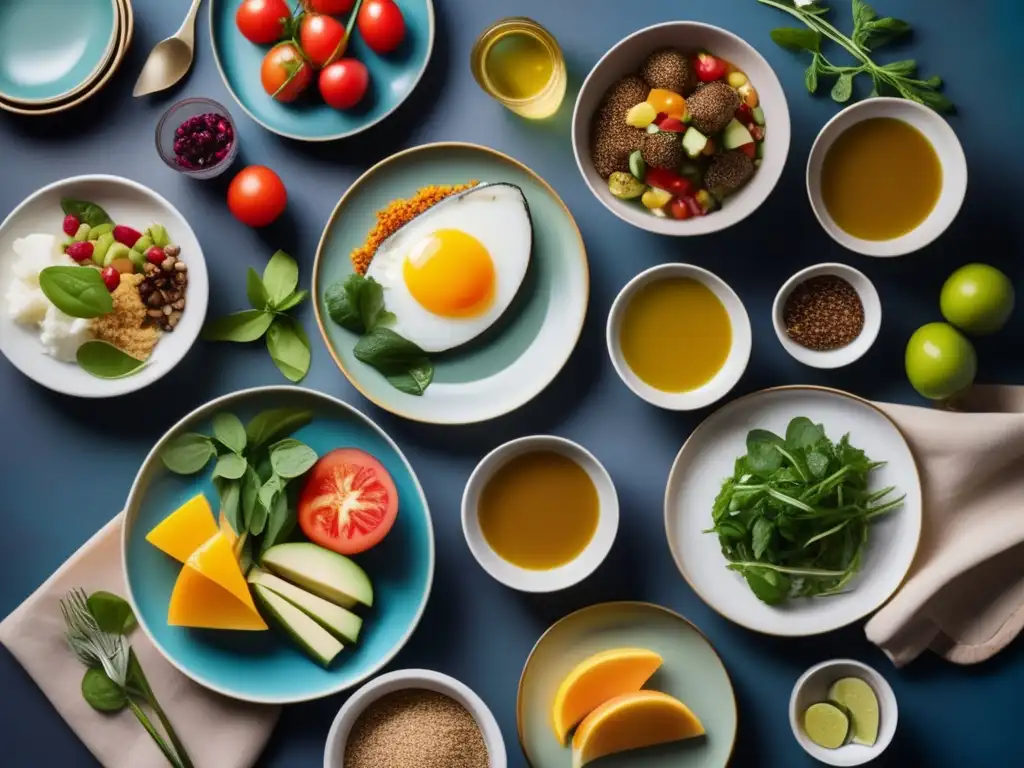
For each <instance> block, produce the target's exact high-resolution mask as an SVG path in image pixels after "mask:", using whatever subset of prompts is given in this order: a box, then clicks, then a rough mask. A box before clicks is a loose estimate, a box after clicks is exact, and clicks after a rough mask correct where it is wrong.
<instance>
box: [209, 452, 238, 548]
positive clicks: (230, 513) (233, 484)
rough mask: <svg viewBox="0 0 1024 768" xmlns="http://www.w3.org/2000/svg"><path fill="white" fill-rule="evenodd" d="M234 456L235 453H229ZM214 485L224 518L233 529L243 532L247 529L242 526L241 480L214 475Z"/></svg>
mask: <svg viewBox="0 0 1024 768" xmlns="http://www.w3.org/2000/svg"><path fill="white" fill-rule="evenodd" d="M228 455H229V456H233V455H234V454H228ZM213 485H214V487H215V488H216V489H217V495H218V496H219V497H220V511H221V514H223V515H224V519H225V520H227V521H228V525H230V526H231V530H233V531H235V532H236V533H241V532H242V531H244V530H245V528H243V527H242V520H241V515H240V514H239V513H240V512H241V482H240V481H239V480H232V479H230V478H225V477H214V478H213Z"/></svg>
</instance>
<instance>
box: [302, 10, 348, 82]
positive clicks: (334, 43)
mask: <svg viewBox="0 0 1024 768" xmlns="http://www.w3.org/2000/svg"><path fill="white" fill-rule="evenodd" d="M347 42H348V40H347V39H346V37H345V27H344V25H343V24H342V23H341V22H340V21H338V20H337V19H335V18H332V17H331V16H322V15H320V14H318V13H312V14H308V15H306V16H303V17H302V23H301V24H300V25H299V45H300V46H301V47H302V52H303V53H304V54H306V58H307V59H309V63H310V64H312V65H313V66H314V67H316V68H317V69H320V68H321V67H326V66H327V65H328V64H330V63H331V62H332V61H336V60H337V59H339V58H341V56H342V54H344V53H345V45H346V43H347Z"/></svg>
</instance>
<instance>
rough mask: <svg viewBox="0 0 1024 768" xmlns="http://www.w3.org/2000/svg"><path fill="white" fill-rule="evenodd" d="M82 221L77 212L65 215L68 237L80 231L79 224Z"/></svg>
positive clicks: (65, 232)
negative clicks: (76, 214)
mask: <svg viewBox="0 0 1024 768" xmlns="http://www.w3.org/2000/svg"><path fill="white" fill-rule="evenodd" d="M80 223H81V222H80V221H79V220H78V217H77V216H75V214H73V213H69V214H68V215H67V216H65V217H64V234H65V235H67V236H68V237H74V236H75V233H76V232H78V225H79V224H80Z"/></svg>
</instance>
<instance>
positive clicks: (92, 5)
mask: <svg viewBox="0 0 1024 768" xmlns="http://www.w3.org/2000/svg"><path fill="white" fill-rule="evenodd" d="M134 26H135V16H134V14H133V12H132V4H131V0H43V1H42V2H41V1H40V0H2V2H0V109H4V110H7V111H8V112H16V113H18V114H20V115H50V114H54V113H57V112H63V111H64V110H66V109H70V108H71V107H74V106H76V105H78V104H81V103H82V102H83V101H85V100H86V99H88V98H89V97H90V96H92V95H94V94H96V93H98V92H99V91H100V90H101V89H102V88H103V86H104V85H106V84H107V81H109V80H110V78H111V76H112V75H113V74H114V72H116V71H117V68H118V67H119V66H120V65H121V61H122V60H123V59H124V55H125V53H127V51H128V45H129V44H130V43H131V39H132V31H133V29H134Z"/></svg>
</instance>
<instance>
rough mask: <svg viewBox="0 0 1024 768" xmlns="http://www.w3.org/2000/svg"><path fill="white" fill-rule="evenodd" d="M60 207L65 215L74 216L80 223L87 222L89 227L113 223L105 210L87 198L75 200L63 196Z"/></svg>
mask: <svg viewBox="0 0 1024 768" xmlns="http://www.w3.org/2000/svg"><path fill="white" fill-rule="evenodd" d="M60 207H61V210H63V211H64V214H65V215H67V216H75V217H77V218H78V220H79V221H80V222H81V223H82V224H88V225H89V226H90V227H98V226H99V225H100V224H113V223H114V220H113V219H112V218H110V216H109V215H107V212H106V211H105V210H103V209H102V208H100V207H99V206H98V205H96V203H90V202H89V201H88V200H75V199H73V198H70V197H65V198H64V199H63V200H61V201H60Z"/></svg>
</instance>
